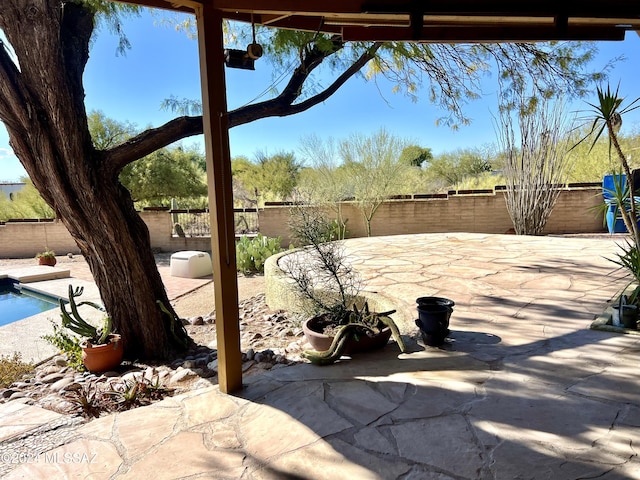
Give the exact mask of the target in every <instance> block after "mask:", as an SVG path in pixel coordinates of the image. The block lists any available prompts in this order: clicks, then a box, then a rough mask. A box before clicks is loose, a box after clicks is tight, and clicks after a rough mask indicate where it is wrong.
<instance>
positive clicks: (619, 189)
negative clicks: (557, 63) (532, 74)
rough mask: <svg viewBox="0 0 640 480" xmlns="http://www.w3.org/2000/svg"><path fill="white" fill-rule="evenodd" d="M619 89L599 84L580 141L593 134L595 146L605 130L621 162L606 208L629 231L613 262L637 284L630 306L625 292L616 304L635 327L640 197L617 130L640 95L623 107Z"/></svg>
mask: <svg viewBox="0 0 640 480" xmlns="http://www.w3.org/2000/svg"><path fill="white" fill-rule="evenodd" d="M618 90H619V87H618V88H616V90H615V92H613V91H611V88H610V87H609V86H607V89H606V90H604V89H602V88H600V87H598V89H597V94H598V103H597V104H589V105H590V106H591V107H592V108H593V113H594V116H593V117H592V118H591V119H590V122H592V123H591V129H590V131H589V133H588V134H587V135H586V136H585V137H584V138H583V139H582V140H580V142H579V143H581V142H582V141H584V140H586V139H587V138H589V137H591V136H594V140H593V143H592V146H591V148H593V147H594V146H595V144H596V142H597V141H598V139H599V138H600V137H601V136H602V134H603V133H604V132H605V131H606V133H607V136H608V137H609V150H610V151H611V150H614V151H615V153H616V156H617V157H618V160H619V161H620V167H621V169H622V170H621V172H620V173H618V174H617V175H614V176H613V177H612V179H611V181H610V182H609V183H610V184H611V185H610V188H608V189H607V192H606V193H607V194H608V196H609V197H611V200H610V201H609V202H607V204H606V206H605V208H606V209H607V210H608V211H607V214H609V213H610V215H611V217H612V218H613V220H614V221H615V219H616V218H617V217H618V216H620V217H621V218H622V221H623V223H624V226H625V227H626V229H627V231H628V232H629V237H628V238H627V240H626V242H625V244H623V245H619V246H620V249H621V251H620V252H618V253H617V254H616V256H617V258H615V259H612V261H613V262H614V263H616V264H618V265H619V266H620V267H621V268H624V269H626V270H627V272H628V274H629V276H631V277H632V279H631V282H630V284H629V285H630V286H631V285H635V287H636V288H635V291H634V294H633V295H632V297H633V298H634V300H632V301H630V302H629V303H628V304H627V305H628V306H627V305H625V300H626V298H625V297H624V295H622V296H621V297H620V299H619V301H618V307H617V308H618V319H619V322H620V323H621V324H622V322H623V319H624V322H625V323H624V324H623V325H624V326H625V327H626V328H633V329H635V328H636V320H635V318H636V316H637V311H638V300H637V299H638V294H637V292H638V289H640V226H639V225H638V213H637V211H638V208H640V198H639V197H637V196H636V192H635V185H634V174H633V172H632V171H631V167H630V165H629V162H628V161H627V157H626V156H625V154H624V152H623V151H622V148H621V146H620V142H619V141H618V131H619V130H620V127H621V126H622V115H624V114H625V113H627V112H630V111H632V110H635V109H637V108H640V105H639V104H638V102H639V101H640V98H636V99H635V100H634V101H633V102H631V103H630V104H628V105H627V106H626V107H624V108H623V107H622V102H623V101H624V99H623V98H621V97H619V95H618ZM609 204H611V205H609ZM611 207H613V208H611ZM610 231H611V229H610ZM614 231H615V230H614ZM633 305H635V308H633V307H632V306H633ZM624 307H627V308H624ZM625 310H627V312H624V311H625ZM625 313H626V314H625ZM612 320H613V321H612V323H617V322H615V319H612Z"/></svg>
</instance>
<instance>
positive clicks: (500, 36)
mask: <svg viewBox="0 0 640 480" xmlns="http://www.w3.org/2000/svg"><path fill="white" fill-rule="evenodd" d="M624 36H625V30H624V29H622V28H615V27H606V28H594V27H569V28H566V29H562V28H560V29H558V28H556V27H533V28H532V27H517V26H508V27H507V26H496V27H474V26H469V27H466V26H458V27H441V26H438V27H423V28H422V29H421V30H420V31H419V34H418V35H417V36H416V35H415V31H412V29H411V28H386V27H371V28H362V27H344V28H343V29H342V38H343V40H344V41H345V42H350V41H354V42H366V41H382V42H400V41H406V39H407V38H411V39H413V40H414V41H417V42H423V43H499V42H511V43H526V42H544V41H550V40H589V41H606V40H619V41H621V40H624Z"/></svg>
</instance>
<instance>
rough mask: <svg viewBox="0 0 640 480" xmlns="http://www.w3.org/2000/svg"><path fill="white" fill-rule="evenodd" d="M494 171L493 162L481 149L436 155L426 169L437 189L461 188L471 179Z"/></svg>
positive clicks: (468, 149) (460, 150) (467, 149)
mask: <svg viewBox="0 0 640 480" xmlns="http://www.w3.org/2000/svg"><path fill="white" fill-rule="evenodd" d="M491 170H492V166H491V162H490V160H489V158H488V157H487V154H486V153H485V152H482V151H481V150H480V149H472V148H466V149H458V150H454V151H452V152H448V153H443V154H440V155H436V156H435V158H434V159H433V160H431V161H430V162H429V165H428V167H427V169H426V175H427V178H428V179H429V180H430V181H431V185H432V186H433V187H434V188H435V189H446V188H451V187H453V188H459V186H460V185H462V183H463V182H464V181H465V180H466V179H469V178H475V177H478V176H480V175H482V174H483V173H484V172H490V171H491Z"/></svg>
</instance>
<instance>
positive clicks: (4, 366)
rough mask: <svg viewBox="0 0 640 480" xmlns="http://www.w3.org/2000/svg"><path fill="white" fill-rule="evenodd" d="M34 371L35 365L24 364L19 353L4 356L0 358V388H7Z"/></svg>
mask: <svg viewBox="0 0 640 480" xmlns="http://www.w3.org/2000/svg"><path fill="white" fill-rule="evenodd" d="M32 371H33V364H31V363H27V362H23V361H22V356H21V355H20V354H19V353H17V352H14V354H13V356H10V355H2V356H1V357H0V388H7V387H8V386H9V385H11V384H12V383H13V382H15V381H17V380H20V379H21V378H22V377H23V376H24V375H25V374H28V373H31V372H32Z"/></svg>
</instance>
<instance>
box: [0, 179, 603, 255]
mask: <svg viewBox="0 0 640 480" xmlns="http://www.w3.org/2000/svg"><path fill="white" fill-rule="evenodd" d="M601 192H602V189H601V188H600V187H588V188H570V189H564V190H562V191H561V193H560V197H559V199H558V203H557V204H556V206H555V208H554V210H553V213H552V214H551V218H550V219H549V222H548V223H547V227H546V230H545V233H548V234H560V233H594V232H604V231H605V228H604V227H603V224H602V213H597V212H596V211H595V210H594V207H596V206H598V205H601V204H602V202H603V200H602V194H601ZM422 197H424V196H417V195H416V196H414V197H410V198H407V199H402V200H390V201H387V202H385V203H384V204H383V205H381V206H380V208H379V210H378V212H377V213H376V215H375V217H374V219H373V222H372V232H373V235H399V234H407V233H438V232H461V231H462V232H475V233H506V232H508V231H509V230H510V229H511V228H512V224H511V219H510V218H509V214H508V212H507V207H506V203H505V199H504V192H503V191H496V192H492V193H482V194H455V195H453V194H452V195H446V196H445V198H422ZM289 210H290V208H289V207H288V206H286V205H268V206H266V207H265V208H264V209H262V210H260V211H259V212H258V216H259V224H260V232H261V233H262V234H263V235H266V236H268V237H278V236H281V237H282V244H283V246H285V247H286V246H288V245H289V243H291V240H290V238H289V228H288V223H289ZM343 212H344V217H345V218H348V219H349V221H348V223H347V228H348V230H349V236H350V237H362V236H365V235H366V230H365V226H364V223H363V221H362V219H361V215H360V213H359V211H358V210H357V207H356V205H355V204H354V203H351V202H345V203H344V204H343ZM140 216H141V217H142V219H143V220H144V221H145V223H146V224H147V226H148V228H149V234H150V236H151V246H152V248H154V249H157V250H159V251H165V252H174V251H179V250H202V251H210V250H211V239H210V238H209V237H191V238H190V237H186V238H184V237H174V236H173V235H172V224H171V215H170V214H169V213H167V212H166V211H145V212H141V213H140ZM47 247H48V248H50V249H52V250H53V251H55V252H56V253H57V254H59V255H65V254H67V253H70V252H71V253H79V250H78V247H77V246H76V244H75V242H74V240H73V239H72V238H71V235H70V234H69V232H68V231H67V229H66V228H65V227H64V225H63V224H62V223H61V222H59V221H57V220H55V221H53V222H24V223H13V222H10V223H7V224H5V225H0V258H27V257H33V256H35V254H36V253H38V252H41V251H43V250H45V249H46V248H47Z"/></svg>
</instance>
